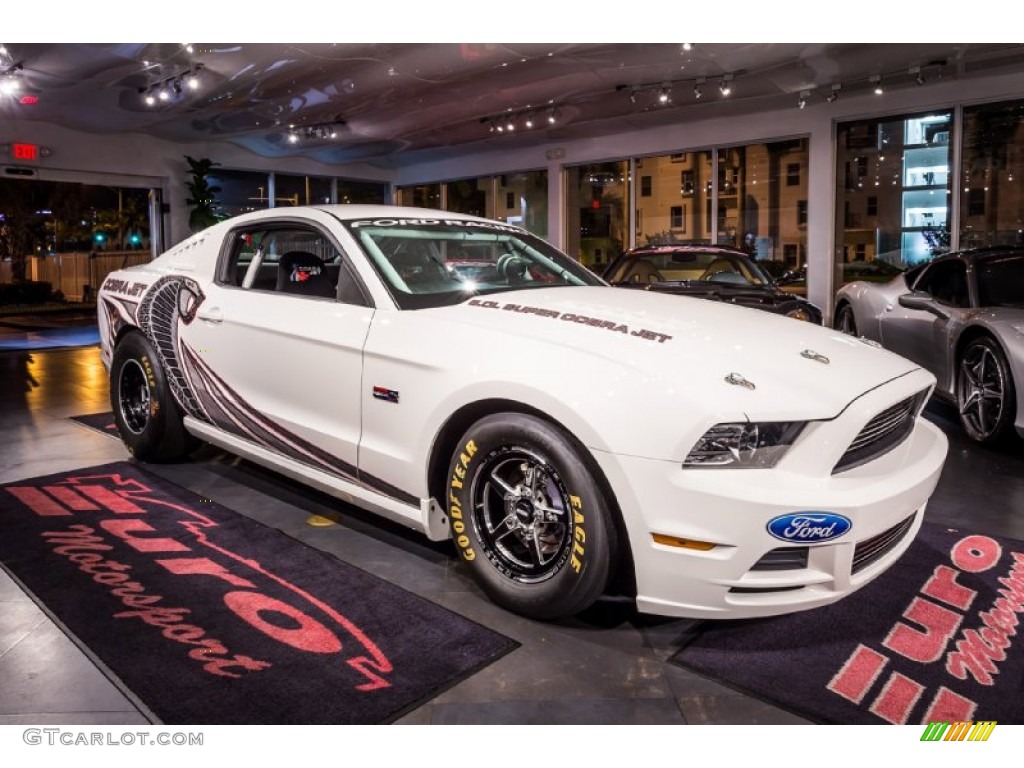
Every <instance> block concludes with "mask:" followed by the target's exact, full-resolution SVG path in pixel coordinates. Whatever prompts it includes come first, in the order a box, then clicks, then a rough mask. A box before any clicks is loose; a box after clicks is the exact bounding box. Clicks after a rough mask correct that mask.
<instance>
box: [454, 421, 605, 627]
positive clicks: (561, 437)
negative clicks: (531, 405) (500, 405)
mask: <svg viewBox="0 0 1024 768" xmlns="http://www.w3.org/2000/svg"><path fill="white" fill-rule="evenodd" d="M598 471H599V470H597V469H596V465H595V464H594V463H593V460H592V459H591V457H590V456H589V454H588V453H587V452H586V449H585V448H583V447H582V446H581V445H580V444H579V443H578V442H577V441H576V440H574V439H573V438H572V437H571V436H570V435H569V434H568V433H566V432H565V431H564V430H563V429H561V428H560V427H558V426H557V425H555V424H552V423H551V422H548V421H546V420H544V419H541V418H538V417H536V416H533V415H529V414H524V413H498V414H492V415H490V416H485V417H483V418H482V419H480V420H479V421H478V422H476V424H474V425H473V426H472V427H471V428H470V429H469V430H468V431H467V432H466V433H465V435H464V436H463V437H462V439H461V440H460V441H459V442H458V443H457V444H456V446H455V448H454V450H453V452H452V455H451V459H450V463H449V470H448V474H447V485H446V488H445V493H446V499H447V509H448V518H449V526H450V529H451V537H452V541H453V542H454V544H455V549H456V551H457V552H458V553H459V556H460V558H461V561H462V562H463V564H464V565H465V567H466V568H467V569H468V571H469V574H470V576H471V577H472V578H473V579H474V581H476V583H477V584H478V586H479V587H480V588H481V589H482V590H483V591H484V593H485V594H487V596H488V597H490V598H491V600H493V601H494V602H495V603H497V604H498V605H501V606H503V607H505V608H507V609H509V610H512V611H515V612H516V613H520V614H522V615H524V616H528V617H530V618H534V619H541V620H551V619H558V618H565V617H568V616H572V615H575V614H576V613H579V612H580V611H582V610H583V609H585V608H587V607H588V606H589V605H591V604H592V603H593V602H594V601H595V600H596V599H597V598H598V597H599V596H600V595H601V593H602V592H603V591H604V589H605V587H606V586H607V584H608V583H609V580H610V578H611V575H612V570H613V564H614V562H615V559H616V558H615V553H616V552H617V551H618V541H617V536H616V531H617V529H616V526H615V523H614V518H613V516H612V515H613V512H612V508H611V506H610V505H609V502H608V501H607V500H606V495H605V494H604V493H602V492H601V490H600V489H601V488H602V485H603V484H602V483H601V482H600V481H599V479H598V477H599V476H598V474H597V472H598Z"/></svg>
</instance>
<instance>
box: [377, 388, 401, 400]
mask: <svg viewBox="0 0 1024 768" xmlns="http://www.w3.org/2000/svg"><path fill="white" fill-rule="evenodd" d="M373 396H374V397H375V398H377V399H378V400H383V401H384V402H386V403H397V402H398V390H397V389H388V388H387V387H374V388H373Z"/></svg>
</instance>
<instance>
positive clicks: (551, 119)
mask: <svg viewBox="0 0 1024 768" xmlns="http://www.w3.org/2000/svg"><path fill="white" fill-rule="evenodd" d="M557 122H558V112H557V110H555V109H554V107H552V108H551V110H550V111H549V112H548V125H554V124H555V123H557Z"/></svg>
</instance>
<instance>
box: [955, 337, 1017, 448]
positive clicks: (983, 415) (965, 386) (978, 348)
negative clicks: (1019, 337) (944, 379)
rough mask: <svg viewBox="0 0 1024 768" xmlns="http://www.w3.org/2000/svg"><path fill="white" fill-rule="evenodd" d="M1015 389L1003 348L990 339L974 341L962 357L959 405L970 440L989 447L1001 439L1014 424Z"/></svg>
mask: <svg viewBox="0 0 1024 768" xmlns="http://www.w3.org/2000/svg"><path fill="white" fill-rule="evenodd" d="M1014 397H1015V394H1014V385H1013V379H1012V378H1011V374H1010V369H1009V366H1008V365H1007V363H1006V358H1005V357H1004V356H1003V353H1002V350H1001V349H1000V348H999V346H998V345H997V344H996V343H995V342H994V341H993V340H992V339H989V338H987V337H981V338H978V339H975V340H973V341H971V342H970V343H969V344H968V345H967V348H966V349H965V350H964V353H963V355H962V356H961V357H960V363H959V368H958V371H957V405H958V407H959V410H960V422H961V424H962V425H963V427H964V430H965V431H966V432H967V434H968V436H970V437H971V439H973V440H977V441H978V442H982V443H987V442H992V441H995V440H996V439H998V438H1000V437H1001V436H1002V435H1003V434H1004V433H1005V432H1006V430H1007V428H1008V426H1009V424H1011V423H1012V421H1013V416H1012V414H1013V411H1014Z"/></svg>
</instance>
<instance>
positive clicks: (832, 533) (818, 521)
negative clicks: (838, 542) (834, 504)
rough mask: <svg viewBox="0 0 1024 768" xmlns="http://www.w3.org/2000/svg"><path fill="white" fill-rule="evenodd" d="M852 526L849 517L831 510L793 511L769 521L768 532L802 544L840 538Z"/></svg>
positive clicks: (780, 538) (776, 536) (778, 537)
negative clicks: (833, 512)
mask: <svg viewBox="0 0 1024 768" xmlns="http://www.w3.org/2000/svg"><path fill="white" fill-rule="evenodd" d="M852 527H853V523H852V522H850V519H849V518H848V517H843V516H842V515H835V514H832V513H831V512H793V513H792V514H789V515H779V516H778V517H773V518H772V519H771V520H769V521H768V533H770V534H771V535H772V536H774V537H775V538H776V539H779V540H781V541H792V542H798V543H801V544H814V543H817V542H820V541H831V540H832V539H838V538H839V537H840V536H842V535H843V534H844V533H846V532H847V531H849V530H850V529H851V528H852Z"/></svg>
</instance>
